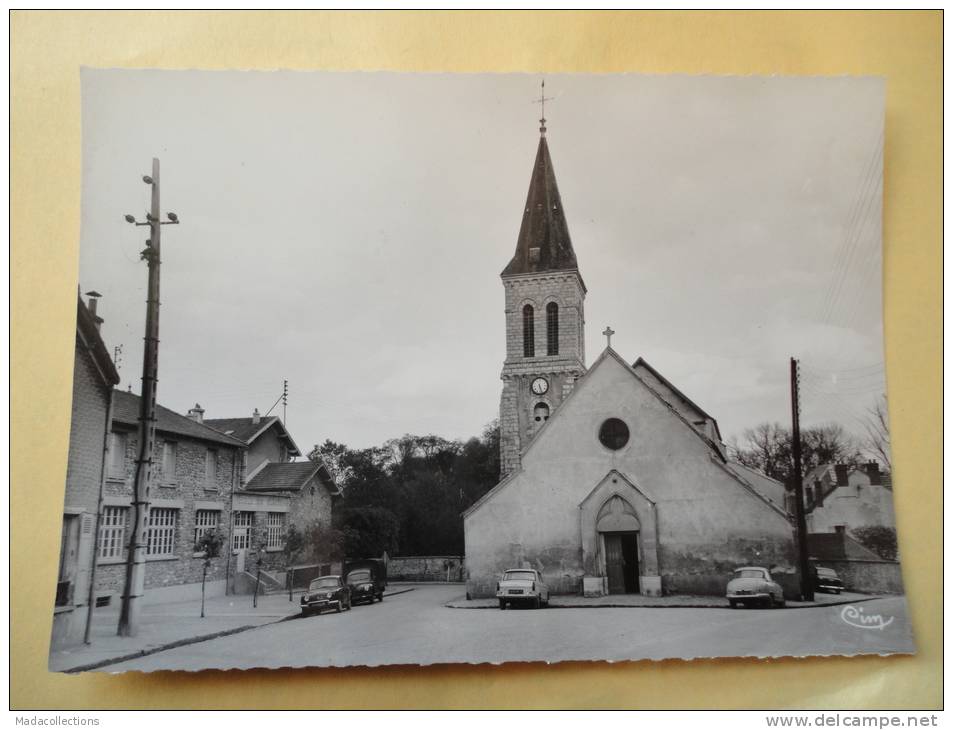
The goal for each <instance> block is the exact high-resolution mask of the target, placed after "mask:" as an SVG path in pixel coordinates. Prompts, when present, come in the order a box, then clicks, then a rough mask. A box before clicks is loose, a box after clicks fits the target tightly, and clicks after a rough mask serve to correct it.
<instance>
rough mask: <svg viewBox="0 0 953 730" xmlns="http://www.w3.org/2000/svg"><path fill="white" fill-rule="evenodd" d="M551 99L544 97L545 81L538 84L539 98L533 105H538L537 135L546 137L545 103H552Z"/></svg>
mask: <svg viewBox="0 0 953 730" xmlns="http://www.w3.org/2000/svg"><path fill="white" fill-rule="evenodd" d="M552 100H553V97H551V96H546V79H543V80H542V81H541V82H540V84H539V98H538V99H537V100H536V101H534V102H533V103H534V104H535V103H538V104H539V133H540V134H541V135H542V136H543V137H545V136H546V102H547V101H552Z"/></svg>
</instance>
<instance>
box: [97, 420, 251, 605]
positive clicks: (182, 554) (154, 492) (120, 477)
mask: <svg viewBox="0 0 953 730" xmlns="http://www.w3.org/2000/svg"><path fill="white" fill-rule="evenodd" d="M113 430H114V431H117V432H120V433H123V434H124V435H125V454H124V457H125V458H124V460H123V468H122V469H121V470H119V471H116V470H112V469H108V470H107V473H108V476H107V479H106V488H105V503H106V506H107V507H109V506H115V507H127V508H128V509H127V511H126V531H125V535H124V542H126V543H128V540H129V536H130V531H131V529H132V522H133V519H134V510H133V509H132V508H131V504H132V496H133V480H134V479H135V459H136V457H137V450H138V432H137V431H136V430H135V429H130V428H128V427H124V426H123V425H122V424H114V427H113ZM166 442H172V443H174V444H175V452H176V453H175V467H174V471H173V472H172V473H166V471H165V470H164V469H163V467H162V463H163V459H162V454H163V449H164V445H165V443H166ZM208 449H211V450H212V451H214V452H215V459H216V473H215V479H214V480H213V481H211V482H207V481H206V466H205V465H206V451H207V450H208ZM155 455H156V461H157V465H158V468H157V469H156V470H155V472H154V481H153V486H152V489H151V495H150V499H151V505H152V507H153V508H163V507H166V508H171V509H175V510H176V520H175V538H174V551H173V554H172V555H171V556H168V557H147V558H146V570H145V586H146V590H147V591H149V590H151V589H158V588H168V587H172V586H182V585H186V584H200V583H201V581H202V570H203V563H204V558H203V556H202V555H200V554H197V553H196V552H195V549H194V546H195V539H194V538H195V513H196V510H199V509H205V510H213V511H217V512H218V529H219V531H220V532H221V534H222V537H223V538H224V539H225V543H224V544H223V548H222V555H221V556H220V557H218V558H215V559H213V560H212V563H211V565H210V566H209V568H208V572H207V577H206V580H207V581H208V582H224V580H225V576H226V569H227V561H228V554H229V550H228V536H229V530H230V525H231V493H232V490H233V489H235V488H237V486H238V479H239V473H240V470H241V450H240V449H239V448H238V447H232V446H227V445H225V444H220V443H215V442H205V441H200V440H197V439H193V438H189V437H186V436H182V435H179V434H168V433H162V432H160V433H157V434H156V450H155ZM127 552H128V551H127V550H126V549H125V548H124V549H123V551H122V555H120V556H117V557H114V558H103V559H100V560H99V563H98V568H97V574H96V594H97V596H104V597H109V598H110V602H112V601H115V600H117V599H118V597H119V596H121V593H122V590H123V586H124V584H125V570H126V568H125V562H126V555H127ZM222 584H223V585H224V583H222ZM175 593H177V592H173V594H175Z"/></svg>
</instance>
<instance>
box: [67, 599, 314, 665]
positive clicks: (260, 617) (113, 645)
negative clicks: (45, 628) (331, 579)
mask: <svg viewBox="0 0 953 730" xmlns="http://www.w3.org/2000/svg"><path fill="white" fill-rule="evenodd" d="M300 595H301V594H300V593H296V594H295V596H294V600H293V601H289V600H288V594H287V593H285V594H283V595H279V594H272V595H265V596H258V607H257V608H254V607H253V606H252V596H248V595H239V596H217V597H215V598H208V599H206V601H205V618H200V616H199V614H200V612H201V604H200V603H199V602H198V601H190V602H188V603H166V604H160V605H153V606H143V608H142V623H141V627H140V629H139V635H138V636H135V637H120V636H116V627H117V626H118V623H119V611H118V610H116V609H112V610H103V609H100V610H98V611H96V612H95V613H94V614H93V625H92V631H91V637H90V639H91V643H90V644H89V645H86V644H77V645H73V646H69V647H66V648H64V649H62V650H59V651H54V652H50V662H49V668H50V671H52V672H66V671H76V670H79V669H85V668H87V667H89V668H91V667H90V665H99V664H101V663H112V662H113V661H116V660H117V659H120V658H132V657H135V656H144V655H146V654H151V653H153V652H155V651H158V650H160V649H168V648H171V646H173V645H178V644H186V643H193V642H194V641H197V640H202V639H204V638H213V637H217V636H224V635H225V634H229V633H238V632H239V631H246V630H248V629H251V628H255V627H257V626H264V625H265V624H270V623H275V622H277V621H282V620H284V619H287V618H290V617H293V616H297V615H298V614H299V613H300V611H301V608H300V606H299V605H298V601H299V600H300Z"/></svg>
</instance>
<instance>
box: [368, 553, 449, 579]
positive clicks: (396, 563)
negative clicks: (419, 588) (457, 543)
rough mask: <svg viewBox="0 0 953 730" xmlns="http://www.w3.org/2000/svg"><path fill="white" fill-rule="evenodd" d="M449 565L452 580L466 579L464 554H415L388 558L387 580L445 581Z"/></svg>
mask: <svg viewBox="0 0 953 730" xmlns="http://www.w3.org/2000/svg"><path fill="white" fill-rule="evenodd" d="M448 565H449V568H450V582H451V583H462V582H463V581H464V580H465V579H466V576H465V568H464V559H463V556H462V555H413V556H399V557H393V558H388V559H387V580H388V581H412V582H420V583H424V582H430V581H433V582H445V581H446V580H447V567H448Z"/></svg>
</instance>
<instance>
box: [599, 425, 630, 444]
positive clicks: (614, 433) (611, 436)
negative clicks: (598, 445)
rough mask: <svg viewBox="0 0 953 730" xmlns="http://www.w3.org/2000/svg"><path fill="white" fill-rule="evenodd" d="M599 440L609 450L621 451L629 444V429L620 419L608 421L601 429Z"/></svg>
mask: <svg viewBox="0 0 953 730" xmlns="http://www.w3.org/2000/svg"><path fill="white" fill-rule="evenodd" d="M599 440H600V441H601V442H602V445H603V446H605V447H606V448H607V449H612V450H613V451H616V450H618V449H621V448H622V447H623V446H625V445H626V444H627V443H629V427H628V426H626V425H625V422H624V421H620V420H619V419H618V418H609V419H606V421H604V422H603V424H602V428H600V429H599Z"/></svg>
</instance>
